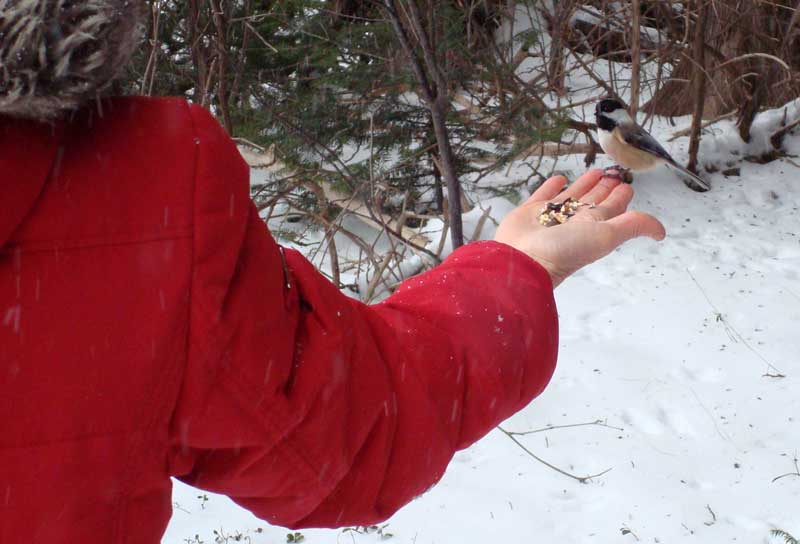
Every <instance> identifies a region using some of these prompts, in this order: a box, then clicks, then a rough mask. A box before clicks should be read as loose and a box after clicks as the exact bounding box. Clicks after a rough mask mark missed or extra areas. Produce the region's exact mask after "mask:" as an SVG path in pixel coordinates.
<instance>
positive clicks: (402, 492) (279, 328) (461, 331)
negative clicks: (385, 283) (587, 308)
mask: <svg viewBox="0 0 800 544" xmlns="http://www.w3.org/2000/svg"><path fill="white" fill-rule="evenodd" d="M192 115H193V118H194V120H195V124H196V127H197V129H196V130H197V132H198V141H199V142H200V143H199V151H198V165H197V190H196V196H195V207H196V220H195V231H196V236H195V237H196V240H195V269H196V272H195V275H194V279H193V285H192V292H191V297H192V298H191V305H192V310H191V319H192V321H191V334H190V345H189V356H188V357H189V360H188V365H187V369H186V374H185V378H184V387H183V390H182V392H181V395H180V398H179V400H178V404H177V407H176V411H175V415H174V419H173V426H172V431H171V432H172V442H173V450H172V455H171V468H172V471H173V473H174V474H175V475H177V476H178V477H180V478H181V479H182V480H184V481H186V482H188V483H190V484H193V485H196V486H198V487H201V488H204V489H208V490H210V491H214V492H219V493H223V494H226V495H229V496H230V497H232V498H233V499H234V500H235V501H236V502H238V503H239V504H241V505H242V506H244V507H246V508H248V509H249V510H251V511H253V512H254V513H255V514H256V515H258V516H259V517H262V518H263V519H266V520H267V521H270V522H271V523H275V524H279V525H284V526H288V527H293V528H299V527H309V526H315V527H340V526H346V525H368V524H373V523H377V522H379V521H381V520H384V519H386V518H387V517H389V516H390V515H391V514H393V513H394V512H395V511H396V510H397V509H399V508H400V507H401V506H403V505H404V504H406V503H407V502H409V501H410V500H412V499H413V498H414V497H415V496H417V495H419V494H421V493H423V492H424V491H425V490H426V489H428V488H429V487H430V486H431V485H433V484H434V483H435V482H436V481H438V480H439V478H440V477H441V476H442V474H443V472H444V470H445V468H446V466H447V464H448V462H449V461H450V459H451V458H452V456H453V454H454V453H455V451H456V450H458V449H460V448H464V447H466V446H468V445H469V444H471V443H472V442H474V441H475V440H477V439H479V438H480V437H482V436H483V435H485V434H486V433H487V432H488V431H489V430H491V429H492V428H493V427H494V426H495V425H497V424H498V423H499V422H501V421H502V420H503V419H505V418H506V417H508V416H510V415H511V414H513V413H514V412H515V411H517V410H519V409H521V408H522V407H523V406H525V405H526V404H527V403H528V402H529V401H530V400H531V399H532V398H534V397H535V396H536V395H537V394H539V393H540V392H541V391H542V389H543V388H544V387H545V385H546V384H547V382H548V380H549V379H550V377H551V374H552V372H553V368H554V365H555V360H556V351H557V345H558V338H557V316H556V310H555V304H554V301H553V293H552V283H551V279H550V275H549V273H548V272H547V271H546V270H545V268H543V267H542V266H540V265H539V264H537V263H536V262H534V261H533V260H532V259H531V258H530V257H529V256H527V255H525V254H523V253H522V252H520V251H518V250H516V249H514V248H512V247H510V246H509V245H506V244H503V243H498V242H483V243H476V244H470V245H468V246H466V247H464V248H462V249H459V250H458V251H456V252H454V253H453V255H451V256H450V257H449V258H448V259H447V261H446V262H445V263H444V264H442V265H441V266H439V267H437V268H436V269H434V270H432V271H430V272H428V273H426V274H423V275H421V276H418V277H416V278H414V279H411V280H409V281H408V282H406V283H405V284H403V285H402V286H401V287H400V288H399V289H398V292H397V293H396V294H394V295H393V296H392V297H390V298H389V299H388V300H386V301H385V302H383V303H381V304H377V305H374V306H366V305H364V304H361V303H359V302H357V301H354V300H352V299H350V298H348V297H346V296H344V295H343V294H342V293H340V292H339V291H338V289H336V287H335V286H334V285H332V284H331V283H330V282H328V281H327V280H326V279H325V278H324V277H323V276H322V275H320V274H319V273H318V272H317V271H316V270H315V269H314V267H313V266H312V265H311V264H310V263H309V262H308V261H306V260H305V259H304V258H303V257H302V256H301V255H300V254H298V253H296V252H294V251H288V250H287V251H285V253H284V254H283V255H285V259H284V258H283V256H282V253H281V250H280V249H279V248H278V246H277V245H276V244H275V243H274V241H273V240H272V238H271V237H270V235H269V233H268V232H267V230H266V227H265V226H264V224H263V222H262V221H261V220H260V218H259V217H258V214H257V213H256V211H255V209H254V207H253V206H252V205H251V204H250V203H249V195H248V184H247V168H246V166H245V165H244V164H243V163H242V161H241V159H240V158H239V157H238V153H237V151H236V149H235V146H234V145H233V144H232V143H231V141H230V140H229V139H228V138H227V137H226V136H225V134H224V132H223V131H222V130H221V129H220V128H219V126H218V125H217V124H216V122H215V121H214V120H213V119H212V118H211V117H210V116H209V115H208V114H206V113H205V112H203V111H202V110H200V109H199V108H193V109H192ZM284 263H285V266H284Z"/></svg>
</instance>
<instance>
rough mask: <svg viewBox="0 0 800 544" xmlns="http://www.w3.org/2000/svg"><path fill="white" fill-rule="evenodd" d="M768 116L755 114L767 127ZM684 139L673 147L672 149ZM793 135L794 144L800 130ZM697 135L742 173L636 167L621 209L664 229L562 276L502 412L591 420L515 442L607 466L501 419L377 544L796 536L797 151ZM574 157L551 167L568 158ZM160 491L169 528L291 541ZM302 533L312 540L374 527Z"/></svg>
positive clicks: (172, 538)
mask: <svg viewBox="0 0 800 544" xmlns="http://www.w3.org/2000/svg"><path fill="white" fill-rule="evenodd" d="M778 117H779V113H771V114H768V115H766V116H764V117H763V118H762V122H763V123H764V126H763V129H764V130H766V129H768V128H770V127H772V126H774V123H775V122H777V121H775V120H776V119H777V118H778ZM685 125H688V120H686V119H683V120H679V123H678V128H681V127H682V126H685ZM668 128H669V127H668V125H667V124H666V123H656V125H655V127H654V129H653V130H654V131H653V133H654V135H656V136H657V137H658V138H659V139H660V140H661V141H662V142H666V140H667V136H668V135H669V134H671V132H672V131H674V130H676V129H673V128H669V130H667V129H668ZM756 140H757V141H758V138H756ZM686 146H687V141H686V139H681V140H677V141H676V142H674V143H672V144H668V147H669V150H670V151H671V152H672V153H674V155H675V156H676V158H679V159H681V158H684V157H685V152H684V151H682V150H683V149H685V148H686ZM787 148H788V149H789V150H790V151H792V152H794V153H796V154H798V155H800V135H795V136H793V137H792V138H791V139H789V140H787ZM701 151H702V152H703V156H704V157H706V158H708V159H713V160H714V161H715V162H719V161H723V162H724V161H726V160H730V161H735V166H737V167H740V168H741V176H740V177H729V178H726V177H724V176H723V175H721V174H714V175H713V176H711V180H712V183H713V184H714V187H713V190H712V191H710V192H709V193H706V194H697V193H693V192H691V191H689V190H688V189H686V188H685V187H684V185H683V184H682V183H680V181H678V180H677V179H676V178H674V177H673V175H672V174H671V173H670V172H668V171H666V170H658V171H656V172H653V173H650V174H646V175H642V176H640V177H639V178H638V179H637V180H636V181H635V185H634V187H635V189H636V191H637V192H636V198H635V201H634V207H636V208H638V209H641V210H644V211H648V212H650V213H653V214H655V215H656V216H657V217H659V218H660V219H661V220H662V221H663V222H664V224H665V225H666V227H667V230H668V233H669V236H668V238H667V240H666V241H665V242H663V243H661V244H656V243H654V242H651V241H648V240H639V241H635V242H633V243H631V244H629V245H626V246H625V247H624V248H622V249H620V250H618V251H617V253H616V254H614V255H612V256H611V257H609V258H608V259H606V260H604V261H602V262H601V263H598V264H596V265H594V266H592V267H590V268H589V269H586V270H584V271H582V272H581V273H579V274H578V275H577V276H576V277H574V278H571V279H570V280H568V281H567V282H566V283H565V284H564V285H563V286H561V287H560V288H559V289H558V290H557V301H558V305H559V313H560V316H561V338H562V340H561V354H560V357H559V366H558V369H557V372H556V374H555V376H554V378H553V381H552V383H551V385H550V386H549V388H548V389H547V390H546V392H545V393H544V394H543V395H542V396H541V397H540V398H539V399H537V400H536V401H534V403H533V404H531V405H530V406H528V408H526V409H525V410H524V411H522V412H521V413H520V414H518V415H517V416H515V417H514V418H512V419H511V420H510V421H508V422H506V423H505V424H504V428H506V429H507V430H513V431H529V430H535V429H542V428H544V427H547V426H550V425H555V426H561V425H570V424H579V423H589V422H595V421H602V422H604V424H603V425H584V426H575V427H567V428H557V429H552V430H546V431H543V432H538V433H535V434H530V435H527V436H520V437H518V439H519V440H520V441H521V442H522V443H523V444H524V445H525V446H526V447H528V448H530V449H531V450H532V451H533V452H534V453H536V454H537V455H539V456H540V457H542V458H544V459H545V460H547V461H549V462H551V463H553V464H555V465H557V466H558V467H561V468H562V469H564V470H566V471H569V472H572V473H574V474H576V475H578V476H585V475H588V474H596V473H600V472H602V471H604V470H606V469H612V470H611V471H610V472H608V473H606V474H604V475H602V476H600V477H597V478H594V479H592V480H591V481H589V482H588V483H585V484H582V483H579V482H577V481H575V480H572V479H570V478H568V477H566V476H563V475H562V474H559V473H557V472H555V471H554V470H551V469H550V468H547V467H545V466H544V465H542V464H540V463H539V462H537V461H536V460H534V459H533V458H531V457H529V456H528V455H527V454H526V453H525V452H524V451H523V450H522V449H520V448H519V447H518V446H517V445H515V444H514V443H513V442H512V441H511V440H510V439H509V438H508V437H507V436H505V435H504V434H502V433H500V432H499V431H495V432H493V433H492V434H491V435H490V436H489V437H487V438H486V439H485V440H483V441H481V442H480V443H479V444H477V445H476V446H474V447H473V448H471V449H469V450H467V451H465V452H462V453H459V454H458V455H457V456H456V458H455V460H454V461H453V463H452V464H451V466H450V469H449V470H448V472H447V474H446V475H445V477H444V479H443V481H442V482H441V483H440V485H438V486H437V487H435V488H434V489H433V490H432V491H431V492H429V493H428V494H427V495H425V496H423V497H422V498H420V499H418V500H417V501H415V502H414V503H412V504H411V505H409V506H408V507H407V508H405V509H404V510H403V511H401V512H400V513H398V514H397V515H396V516H395V517H394V518H393V519H392V520H391V521H390V522H389V526H388V528H387V529H386V530H385V531H386V532H390V533H392V534H393V537H392V538H391V539H389V541H391V542H395V543H397V544H412V543H415V544H433V543H437V544H443V543H459V544H483V543H488V542H511V543H517V542H519V543H527V542H541V543H551V542H552V543H555V542H558V543H580V542H600V543H609V542H638V541H641V542H662V543H675V542H703V543H717V542H719V543H723V542H745V543H751V542H752V543H763V542H778V540H777V539H773V540H770V537H769V531H770V529H772V528H781V529H783V530H785V531H787V532H789V533H791V534H794V535H795V536H798V535H800V475H796V474H795V475H787V476H784V477H782V478H779V479H777V480H776V481H773V480H774V479H775V478H776V477H778V476H781V475H784V474H787V473H793V472H796V471H797V464H796V462H795V461H794V459H795V458H796V457H798V452H799V451H800V355H798V354H800V234H799V233H798V231H799V230H800V229H798V226H799V225H800V159H792V158H791V157H790V158H788V159H779V160H777V161H774V162H772V163H770V164H766V165H758V164H752V163H749V162H742V161H740V158H741V156H742V155H744V154H747V153H748V150H745V149H744V147H743V144H741V143H740V142H738V140H737V138H736V137H735V132H734V131H733V129H732V126H730V125H726V124H724V123H721V124H718V125H716V126H715V127H713V130H712V131H711V133H710V134H709V135H708V136H707V137H706V138H705V139H704V141H703V147H702V148H701ZM731 151H734V152H736V153H738V155H735V154H731ZM601 159H604V157H601ZM580 160H581V157H573V158H570V159H568V160H566V161H562V162H560V163H559V164H558V167H559V169H561V170H565V169H566V170H569V171H571V172H572V173H573V175H578V174H579V173H580V172H582V171H583V166H582V164H581V162H580ZM601 166H602V164H601ZM495 204H496V203H495ZM507 208H508V206H506V209H507ZM491 234H492V233H491V229H487V231H486V233H485V235H487V236H491ZM765 374H769V375H773V376H785V377H769V376H765ZM606 425H607V426H606ZM198 496H200V497H207V500H206V499H205V498H198ZM174 500H175V502H176V503H177V506H176V509H175V516H174V519H173V521H172V524H171V525H170V528H169V531H168V533H167V536H166V538H165V540H164V542H166V543H168V544H183V543H185V542H197V540H196V539H195V535H197V537H199V540H200V541H202V542H215V537H216V538H217V539H218V540H217V541H219V542H226V541H227V542H235V541H236V540H235V539H234V537H235V536H236V535H237V534H239V535H240V537H241V538H242V539H243V540H242V541H246V540H245V537H249V538H250V539H251V541H252V542H253V543H276V542H285V541H286V536H285V535H286V531H285V530H283V529H281V528H275V527H269V526H268V525H267V524H265V523H263V522H260V521H258V520H256V519H255V518H253V517H252V516H250V515H249V514H247V513H246V512H244V511H242V510H241V509H238V508H237V507H235V506H234V505H232V504H231V503H230V502H229V501H228V500H227V499H224V498H219V497H215V496H210V495H206V494H204V493H200V492H198V491H197V490H194V489H191V488H188V487H185V486H180V485H178V486H177V488H176V493H175V497H174ZM214 530H216V531H218V534H217V535H215V534H214V533H213V531H214ZM257 530H260V531H261V532H256V531H257ZM220 531H221V533H220ZM220 535H222V536H220ZM303 535H304V536H305V542H307V543H308V544H333V543H341V542H355V543H367V542H377V541H380V540H381V537H380V536H379V535H378V534H365V535H362V534H357V533H355V532H352V531H350V532H342V531H317V530H315V531H303ZM225 537H228V539H227V540H226V538H225Z"/></svg>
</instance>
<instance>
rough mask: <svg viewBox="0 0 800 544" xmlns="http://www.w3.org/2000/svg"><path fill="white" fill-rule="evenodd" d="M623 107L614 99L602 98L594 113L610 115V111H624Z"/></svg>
mask: <svg viewBox="0 0 800 544" xmlns="http://www.w3.org/2000/svg"><path fill="white" fill-rule="evenodd" d="M624 109H625V105H624V104H623V103H622V102H620V101H619V100H617V99H616V98H604V99H603V100H601V101H599V102H598V103H597V106H596V107H595V113H597V114H600V113H611V112H612V111H617V110H624Z"/></svg>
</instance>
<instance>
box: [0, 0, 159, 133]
mask: <svg viewBox="0 0 800 544" xmlns="http://www.w3.org/2000/svg"><path fill="white" fill-rule="evenodd" d="M144 11H145V10H144V0H0V114H5V115H10V116H13V117H22V118H28V119H38V120H47V119H54V118H57V117H59V116H61V115H62V114H64V113H66V112H68V111H70V110H74V109H76V108H78V107H80V106H81V105H82V104H83V103H84V102H85V101H86V100H88V99H91V98H95V97H97V96H98V95H99V94H100V93H101V92H102V91H104V90H105V89H107V88H108V87H109V85H110V84H111V82H112V81H113V80H114V78H115V77H116V76H117V75H118V74H119V73H120V71H121V70H122V69H123V68H124V67H125V65H126V64H127V62H128V60H129V59H130V57H131V55H132V54H133V52H134V50H135V48H136V46H137V45H138V42H139V34H140V23H141V21H142V19H143V15H144Z"/></svg>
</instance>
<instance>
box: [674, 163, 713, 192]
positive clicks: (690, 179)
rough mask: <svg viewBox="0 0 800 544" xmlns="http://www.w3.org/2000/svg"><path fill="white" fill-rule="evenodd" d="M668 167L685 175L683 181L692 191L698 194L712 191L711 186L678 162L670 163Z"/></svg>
mask: <svg viewBox="0 0 800 544" xmlns="http://www.w3.org/2000/svg"><path fill="white" fill-rule="evenodd" d="M667 165H668V166H671V167H672V168H674V169H675V170H677V171H678V172H680V173H681V174H683V176H685V177H683V178H682V181H683V183H685V184H686V186H687V187H688V188H689V189H691V190H692V191H697V192H698V193H705V192H706V191H708V190H709V189H711V184H710V183H709V182H707V181H706V180H704V179H703V178H701V177H700V176H698V175H697V174H695V173H693V172H690V171H689V170H687V169H686V168H684V167H683V166H681V165H680V164H678V163H677V162H668V163H667Z"/></svg>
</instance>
